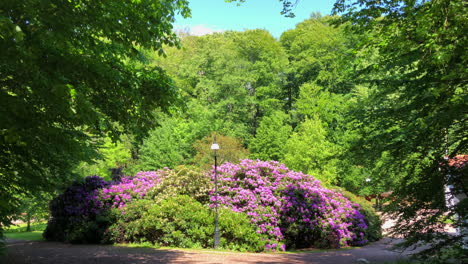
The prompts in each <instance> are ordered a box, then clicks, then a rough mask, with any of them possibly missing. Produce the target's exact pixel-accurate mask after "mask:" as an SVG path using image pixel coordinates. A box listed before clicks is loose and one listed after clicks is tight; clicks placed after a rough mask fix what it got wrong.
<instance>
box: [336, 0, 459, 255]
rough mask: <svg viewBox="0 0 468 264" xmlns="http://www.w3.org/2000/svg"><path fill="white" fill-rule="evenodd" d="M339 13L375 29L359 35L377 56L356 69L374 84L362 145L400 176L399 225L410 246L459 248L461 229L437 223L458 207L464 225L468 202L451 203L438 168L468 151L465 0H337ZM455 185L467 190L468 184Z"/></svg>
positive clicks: (359, 28) (358, 28) (362, 28)
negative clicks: (450, 232) (453, 231)
mask: <svg viewBox="0 0 468 264" xmlns="http://www.w3.org/2000/svg"><path fill="white" fill-rule="evenodd" d="M335 12H337V13H341V14H342V21H343V22H347V21H351V24H352V25H353V27H351V29H352V30H354V31H355V32H359V33H362V32H370V34H371V36H370V37H368V38H363V39H361V41H362V42H361V52H366V51H370V52H372V53H376V56H374V59H372V60H371V61H368V62H367V63H366V64H364V65H363V66H362V67H361V68H359V69H358V75H357V78H359V81H361V82H363V83H368V84H370V85H373V89H372V91H371V93H370V96H369V100H368V101H367V103H365V104H364V105H363V106H362V108H361V109H362V111H361V112H360V119H361V120H362V123H361V124H362V126H361V131H362V132H363V135H364V137H363V140H362V141H361V142H358V143H357V146H359V147H358V148H359V149H361V151H362V152H361V153H362V154H364V155H365V156H364V157H366V158H367V159H368V160H369V161H370V162H371V163H372V162H374V163H375V162H377V161H378V160H379V159H380V160H381V157H382V156H383V155H385V157H386V158H385V167H386V169H387V171H388V172H389V173H391V174H395V175H398V178H399V182H398V183H399V184H398V185H397V186H396V190H395V196H396V197H397V198H398V199H397V200H396V201H395V203H394V205H395V206H394V207H392V208H393V211H394V212H395V213H396V214H397V216H398V217H399V221H397V222H398V223H399V225H398V228H397V229H395V231H397V232H398V233H400V234H403V235H404V236H405V237H406V238H407V240H406V244H407V245H409V244H414V243H416V242H418V241H426V242H430V243H431V247H430V249H429V250H427V253H434V252H440V250H441V249H443V248H445V247H454V248H455V249H460V241H461V236H460V235H458V236H445V234H444V233H441V232H439V230H440V229H439V228H440V227H441V219H445V218H446V217H449V218H450V217H453V216H454V215H455V214H458V216H459V218H458V221H455V226H458V227H462V228H463V227H464V228H465V230H466V228H467V226H466V225H467V222H466V221H463V220H465V219H466V217H467V210H468V207H467V202H466V199H465V202H462V203H459V204H458V205H457V206H455V207H449V208H447V207H446V204H445V199H444V191H443V190H444V184H447V180H448V178H447V175H446V173H442V171H443V170H442V171H441V170H439V168H440V167H441V166H443V164H444V159H443V157H444V155H446V151H447V152H448V156H449V157H454V156H455V155H457V154H466V153H467V152H468V149H467V143H468V135H467V131H468V130H467V126H466V125H467V120H468V115H467V109H468V105H467V102H468V92H467V91H468V78H467V77H468V76H467V75H468V71H467V70H466V65H467V63H468V61H467V59H468V55H467V49H466V47H467V46H468V41H467V40H468V37H467V34H466V32H468V10H467V5H466V2H465V1H462V0H451V1H450V0H433V1H397V0H391V1H385V2H383V3H382V2H379V1H350V2H348V1H344V0H339V1H338V2H337V3H336V5H335ZM383 176H384V175H382V177H383ZM453 177H455V179H456V178H457V177H458V179H460V178H461V177H463V175H458V176H455V175H454V176H453ZM453 177H452V178H453ZM464 177H466V175H465V176H464ZM459 183H460V182H459ZM455 186H456V190H455V191H456V192H458V193H459V194H464V195H467V186H466V185H461V184H455ZM422 230H424V232H421V231H422ZM459 252H460V251H459ZM465 253H466V251H465ZM465 256H466V255H465Z"/></svg>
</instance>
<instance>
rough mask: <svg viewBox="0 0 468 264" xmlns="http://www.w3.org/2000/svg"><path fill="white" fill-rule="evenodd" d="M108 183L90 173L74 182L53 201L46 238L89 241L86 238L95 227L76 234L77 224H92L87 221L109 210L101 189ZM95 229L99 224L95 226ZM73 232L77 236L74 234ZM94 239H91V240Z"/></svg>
mask: <svg viewBox="0 0 468 264" xmlns="http://www.w3.org/2000/svg"><path fill="white" fill-rule="evenodd" d="M108 185H109V183H108V182H106V181H105V180H103V179H102V178H101V177H98V176H88V177H86V178H85V179H84V181H83V182H75V183H74V184H73V185H72V186H70V187H68V188H67V189H66V190H65V192H64V193H63V194H61V195H59V196H57V197H56V198H54V199H53V200H52V201H51V203H50V213H51V218H50V219H49V222H48V223H47V228H46V230H45V231H44V238H46V239H48V240H58V241H75V240H80V241H83V242H96V241H89V240H88V239H85V238H83V237H82V236H86V235H87V234H86V233H88V231H89V233H95V232H94V231H96V230H93V231H91V230H82V232H80V234H82V236H80V235H76V232H75V229H76V227H77V226H90V225H88V224H85V223H87V222H96V219H97V216H98V215H99V214H101V213H102V212H103V211H105V210H106V207H105V205H104V204H103V203H102V201H100V199H99V190H100V189H102V188H104V187H106V186H108ZM93 228H99V226H96V225H93ZM72 234H74V235H72ZM91 240H92V239H91Z"/></svg>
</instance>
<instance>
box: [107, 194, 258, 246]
mask: <svg viewBox="0 0 468 264" xmlns="http://www.w3.org/2000/svg"><path fill="white" fill-rule="evenodd" d="M117 215H118V216H117V222H116V223H115V224H113V225H112V226H111V227H110V228H109V229H108V233H106V236H105V239H106V240H107V241H109V242H119V243H123V242H139V243H141V242H150V243H152V244H155V245H159V246H175V247H184V248H187V247H189V248H207V247H211V246H212V245H213V235H214V228H213V223H214V216H213V213H212V212H211V211H210V210H209V208H208V207H207V206H204V205H202V204H201V203H199V202H198V201H196V200H195V199H193V198H191V197H189V196H187V195H178V196H175V197H170V198H168V199H166V200H160V201H158V202H156V203H154V202H153V201H150V200H139V201H136V202H134V203H131V204H129V205H128V206H127V207H126V209H125V214H122V213H119V212H117ZM219 224H220V229H221V230H222V232H221V240H220V247H221V248H227V249H236V250H241V251H262V250H263V245H264V242H263V241H262V239H261V238H262V236H261V235H259V234H257V233H256V232H255V226H253V225H252V224H251V223H250V221H249V219H248V218H247V216H246V215H244V214H240V213H236V212H233V211H230V210H227V209H223V210H221V211H220V214H219Z"/></svg>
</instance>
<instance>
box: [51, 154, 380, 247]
mask: <svg viewBox="0 0 468 264" xmlns="http://www.w3.org/2000/svg"><path fill="white" fill-rule="evenodd" d="M217 175H218V196H216V195H215V193H214V177H215V173H214V170H211V172H210V173H204V172H200V171H198V170H195V169H193V168H188V167H178V168H176V169H174V170H170V169H167V168H165V169H162V170H158V171H147V172H139V173H137V174H136V175H135V176H126V177H123V178H122V179H121V180H120V181H118V182H105V181H103V180H102V178H99V177H97V176H93V177H88V178H86V179H85V180H84V181H83V182H82V183H80V182H77V183H75V184H74V185H73V186H71V187H70V188H68V189H67V190H66V191H65V193H64V194H62V195H59V196H58V197H56V198H55V199H54V200H53V201H52V203H51V205H52V206H51V210H52V212H51V215H52V217H51V219H50V220H49V226H48V228H47V230H46V231H47V232H46V233H45V238H47V239H49V240H60V241H69V242H77V243H90V242H92V243H97V242H101V243H126V242H137V243H139V242H145V243H146V242H149V243H152V244H156V245H160V246H177V247H197V248H203V247H212V245H213V231H214V228H213V224H214V223H213V222H214V212H213V211H214V210H212V209H213V207H214V206H216V204H218V206H219V207H220V208H219V212H220V219H219V221H220V223H219V224H220V231H221V232H220V233H221V241H220V247H221V248H225V249H234V250H240V251H257V252H258V251H283V250H286V249H291V248H306V247H319V248H339V247H346V246H355V245H363V244H365V243H367V242H368V240H374V239H376V235H375V234H377V236H378V235H379V234H380V229H378V228H380V224H379V221H378V220H377V221H374V220H375V219H374V220H372V221H369V219H372V218H373V217H376V215H375V212H374V211H373V210H372V209H369V206H367V205H366V207H364V209H363V208H361V206H360V205H359V204H356V203H352V202H351V201H350V200H349V199H347V198H345V197H344V196H343V195H342V194H341V193H340V192H337V191H332V190H329V189H327V188H324V187H323V186H322V185H321V184H320V182H319V181H317V180H316V179H315V178H314V177H312V176H310V175H306V174H303V173H300V172H294V171H291V170H289V169H288V168H286V167H285V165H283V164H280V163H278V162H275V161H269V162H264V161H252V160H241V161H240V163H239V164H231V163H225V164H223V165H221V166H219V167H218V170H217ZM210 176H211V177H210ZM90 183H93V184H91V185H90ZM94 183H95V184H94ZM348 196H350V194H348ZM216 201H217V203H216ZM77 212H79V213H77ZM82 212H85V213H82ZM86 212H90V213H86ZM364 215H365V216H366V217H364ZM377 218H378V217H377ZM368 225H370V226H371V228H370V229H369V228H368ZM377 226H378V228H376V227H377ZM370 230H373V232H369V231H370ZM375 230H377V232H376V231H375ZM57 234H60V235H59V236H57ZM370 234H371V235H370Z"/></svg>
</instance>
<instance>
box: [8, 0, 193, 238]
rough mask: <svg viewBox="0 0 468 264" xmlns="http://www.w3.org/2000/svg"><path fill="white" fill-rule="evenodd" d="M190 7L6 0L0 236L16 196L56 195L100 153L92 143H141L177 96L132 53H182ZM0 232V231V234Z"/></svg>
mask: <svg viewBox="0 0 468 264" xmlns="http://www.w3.org/2000/svg"><path fill="white" fill-rule="evenodd" d="M187 4H188V3H187V1H186V0H176V1H173V0H160V1H153V0H140V1H117V2H115V1H114V2H101V1H90V0H82V1H67V0H24V1H16V0H6V1H1V3H0V57H1V58H2V60H1V61H0V101H1V102H2V103H1V104H0V120H1V122H0V164H1V167H0V204H1V206H0V208H1V212H0V222H1V223H2V225H0V228H1V227H3V226H4V225H8V224H9V218H8V215H10V213H12V212H13V209H14V208H15V207H16V206H17V205H18V202H19V201H18V200H17V199H15V198H14V196H13V194H14V193H24V194H26V193H28V192H33V191H34V192H35V191H40V190H48V189H49V190H50V189H52V188H54V187H55V186H57V185H59V184H60V183H61V182H63V181H65V180H66V179H67V177H66V176H67V175H69V174H70V171H71V169H72V168H73V167H74V166H76V164H77V163H78V162H79V161H82V160H89V158H90V157H92V154H93V152H95V151H93V150H95V148H96V146H95V144H94V143H93V141H92V139H91V137H90V135H92V136H103V135H109V136H110V137H111V138H112V139H114V140H115V139H117V138H118V136H119V135H120V134H122V133H123V132H126V131H131V132H132V133H134V135H136V137H137V138H140V139H141V138H142V137H143V136H144V134H145V131H147V130H148V129H149V128H150V127H151V126H152V125H153V120H152V116H151V113H152V111H153V110H154V109H155V108H156V107H162V108H163V109H164V108H165V107H166V106H168V105H170V102H171V100H172V99H173V98H174V94H175V91H174V89H173V86H172V82H171V80H170V79H169V78H168V76H167V75H166V74H165V73H164V71H163V70H162V69H160V68H158V67H150V66H149V65H142V64H141V63H140V64H137V63H135V59H137V58H139V52H138V50H137V49H136V47H140V48H146V49H153V50H156V51H158V52H159V53H160V54H163V53H164V51H163V49H162V47H163V45H169V46H175V45H178V44H179V43H178V40H177V36H176V35H175V34H174V33H173V32H172V24H171V23H172V22H173V21H174V16H175V14H176V13H181V14H182V15H183V16H189V14H190V11H189V9H188V7H187ZM0 233H1V230H0Z"/></svg>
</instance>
